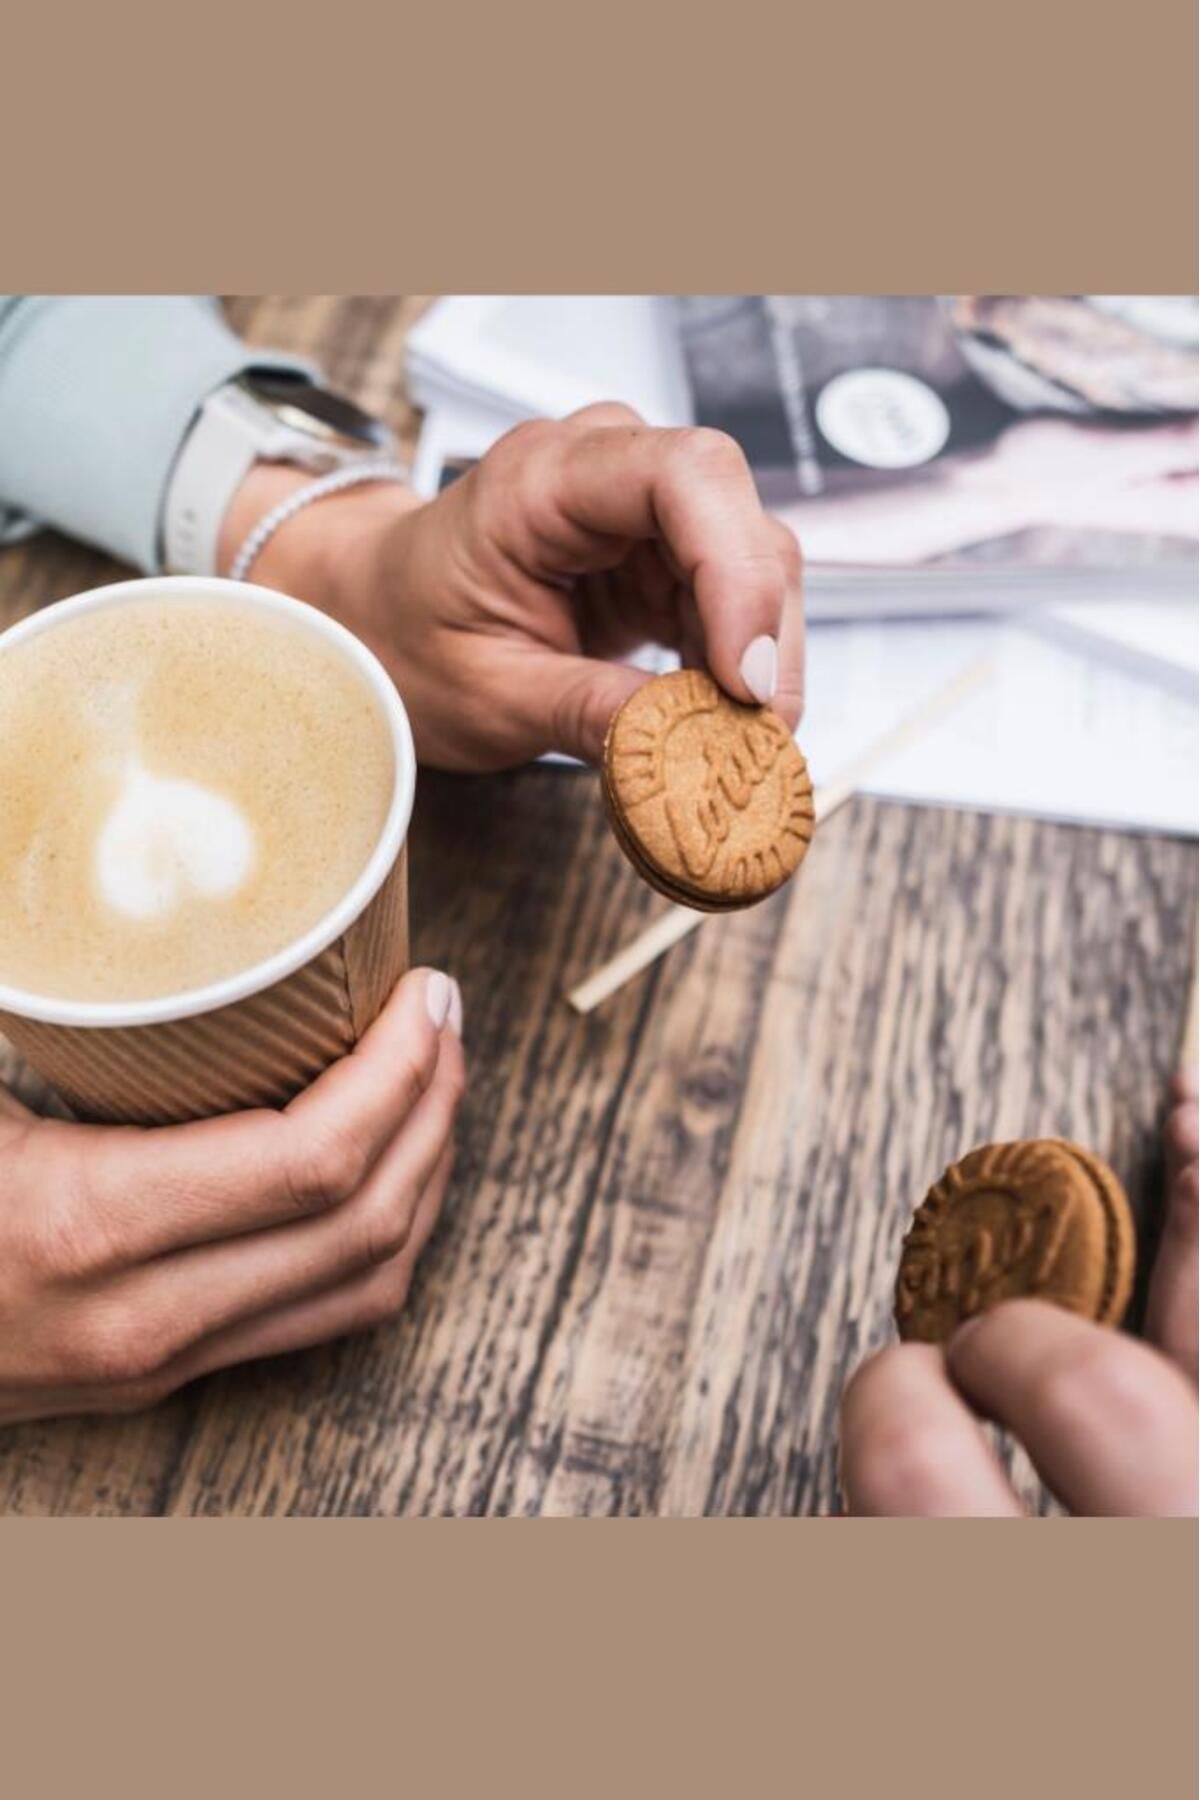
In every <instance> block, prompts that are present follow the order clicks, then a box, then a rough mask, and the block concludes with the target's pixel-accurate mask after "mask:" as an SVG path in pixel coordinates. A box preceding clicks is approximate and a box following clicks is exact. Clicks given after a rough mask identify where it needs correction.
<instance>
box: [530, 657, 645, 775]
mask: <svg viewBox="0 0 1200 1800" xmlns="http://www.w3.org/2000/svg"><path fill="white" fill-rule="evenodd" d="M649 679H650V677H649V675H648V674H647V672H646V670H645V669H632V668H630V667H629V665H628V664H627V663H615V662H600V661H598V660H597V659H596V658H594V657H590V656H557V655H546V656H544V657H541V656H539V657H538V658H537V659H536V661H533V663H532V666H530V659H527V660H526V664H525V669H524V673H523V680H524V681H527V682H528V684H529V686H528V701H529V704H530V705H532V706H534V707H536V709H537V713H538V720H539V727H540V732H539V735H540V736H541V737H542V738H543V739H544V740H545V742H546V744H547V748H549V749H551V750H558V751H561V752H562V754H563V755H565V756H576V757H578V758H579V760H580V761H581V762H587V763H598V762H599V761H600V759H601V756H602V755H603V752H604V739H605V736H606V734H607V732H608V728H609V725H610V724H611V723H612V719H613V715H614V713H616V712H617V711H618V710H619V709H620V708H621V707H622V706H624V704H625V702H626V700H628V698H629V696H630V695H631V694H634V693H636V692H637V690H638V688H640V687H641V686H642V685H643V683H644V682H646V681H648V680H649Z"/></svg>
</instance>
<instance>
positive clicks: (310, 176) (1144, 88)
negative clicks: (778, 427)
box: [0, 0, 1197, 293]
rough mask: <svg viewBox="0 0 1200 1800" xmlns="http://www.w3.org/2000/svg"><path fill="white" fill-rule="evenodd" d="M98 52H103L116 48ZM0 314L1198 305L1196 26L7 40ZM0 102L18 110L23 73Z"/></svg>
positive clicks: (786, 12) (16, 36)
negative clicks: (859, 299)
mask: <svg viewBox="0 0 1200 1800" xmlns="http://www.w3.org/2000/svg"><path fill="white" fill-rule="evenodd" d="M122 22H123V23H124V29H122ZM5 64H6V67H7V69H8V71H9V72H10V78H9V80H8V82H6V84H5V92H4V105H3V109H2V116H0V166H2V167H4V168H5V170H6V173H7V174H8V177H9V178H8V179H7V180H6V182H5V219H4V232H3V248H2V250H0V262H2V263H3V265H4V285H5V286H7V287H8V288H9V289H10V290H12V289H23V290H25V291H30V290H35V289H36V290H41V289H55V290H57V289H75V290H84V291H90V290H94V289H105V290H110V291H116V292H124V291H133V290H139V291H146V290H150V291H154V290H158V289H167V288H169V289H176V290H184V291H193V290H201V291H207V290H214V291H217V292H221V293H259V292H267V291H270V292H293V293H328V292H331V291H336V292H339V293H355V292H362V293H390V292H400V293H409V292H413V291H416V290H418V289H419V290H421V291H424V292H429V293H436V292H445V291H454V290H461V291H466V292H469V291H478V290H481V289H486V290H489V291H491V290H499V291H503V292H509V291H511V292H549V293H554V292H559V291H569V290H572V289H574V290H576V291H585V292H604V291H620V290H628V289H632V290H634V291H660V292H678V291H685V292H691V291H700V292H726V291H731V290H735V291H741V292H801V293H803V292H830V291H837V292H850V293H855V292H872V291H876V292H877V291H895V292H914V293H928V292H976V293H986V292H1008V293H1012V292H1018V293H1020V292H1042V293H1054V292H1067V291H1070V292H1079V291H1086V292H1129V291H1134V292H1137V291H1143V292H1164V293H1166V292H1190V291H1192V290H1193V288H1194V286H1195V282H1196V258H1197V229H1196V218H1197V208H1196V194H1197V186H1196V154H1195V147H1196V88H1195V68H1196V18H1195V9H1194V7H1193V6H1192V4H1191V0H1139V4H1138V5H1136V6H1131V5H1127V4H1124V3H1122V4H1116V3H1115V0H1006V4H1005V5H1004V6H1002V7H1000V6H995V5H993V6H982V5H978V4H976V5H964V4H963V3H962V0H908V3H907V4H906V5H903V6H896V5H892V6H889V5H886V4H882V3H880V0H847V3H845V4H842V5H840V6H836V7H834V6H827V7H825V8H823V9H820V10H816V9H814V8H812V7H804V8H792V9H788V8H784V7H780V6H778V5H777V4H768V3H767V0H743V3H742V4H741V5H739V6H738V7H737V8H736V9H735V11H733V12H729V11H725V12H722V11H720V10H717V11H713V12H710V13H705V12H704V11H703V10H702V9H699V8H683V7H647V6H645V5H637V4H631V3H630V0H611V4H608V5H606V6H605V7H604V8H603V9H602V10H601V9H594V10H591V11H589V10H586V9H585V10H575V11H573V12H569V13H564V12H563V10H562V8H561V7H553V6H550V5H549V4H547V3H546V0H536V3H533V0H513V3H512V4H510V5H508V6H505V7H502V8H491V9H485V8H473V9H470V12H469V16H468V15H467V14H466V13H464V12H463V10H462V9H457V8H454V9H448V10H447V9H437V8H426V9H424V10H423V11H421V12H420V13H414V10H413V9H412V8H405V9H402V10H401V11H398V12H392V13H388V12H387V11H385V10H381V9H380V8H378V7H370V8H368V7H365V6H355V5H354V4H350V5H348V6H347V5H342V6H340V7H338V8H337V9H336V13H330V14H329V15H328V16H327V21H326V29H323V30H322V29H313V30H300V29H299V28H298V25H297V22H296V20H295V16H294V14H283V13H279V14H277V13H276V12H275V11H274V10H273V9H272V10H267V11H263V10H262V9H259V10H257V11H248V10H247V9H246V8H244V7H243V8H238V9H235V8H233V7H230V6H224V7H222V5H221V4H220V0H213V3H212V4H210V5H209V6H208V7H206V9H205V13H204V28H203V30H200V31H196V32H189V33H188V34H187V38H186V67H187V90H186V92H184V91H183V90H182V87H181V82H182V79H183V78H182V76H181V66H182V65H181V57H180V42H179V40H177V38H176V37H175V35H174V34H173V33H167V32H166V30H165V28H164V25H163V22H162V14H161V12H160V11H159V10H158V9H154V8H151V7H149V6H148V5H146V4H144V3H143V4H137V5H131V4H129V0H124V3H122V0H114V4H112V5H110V6H108V7H105V8H103V9H99V10H97V9H90V10H89V9H80V10H78V11H76V12H75V13H73V14H72V17H71V24H70V27H69V29H68V30H64V22H63V19H62V16H61V15H60V14H58V13H56V12H54V11H51V12H45V11H41V12H35V13H33V14H30V13H28V12H26V13H25V14H24V15H23V16H22V17H21V18H20V20H19V22H17V21H12V22H10V23H9V24H8V25H7V26H6V41H5ZM17 72H19V73H20V77H21V78H20V79H15V78H14V76H15V74H16V73H17Z"/></svg>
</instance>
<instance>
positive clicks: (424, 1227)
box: [166, 1145, 454, 1389]
mask: <svg viewBox="0 0 1200 1800" xmlns="http://www.w3.org/2000/svg"><path fill="white" fill-rule="evenodd" d="M453 1162H454V1154H453V1149H452V1147H451V1146H449V1145H448V1146H447V1147H446V1149H445V1150H444V1151H443V1153H442V1156H441V1159H440V1160H439V1162H438V1164H437V1167H436V1168H435V1169H434V1172H433V1175H432V1177H431V1179H430V1180H429V1182H428V1183H427V1185H426V1187H425V1191H424V1193H423V1194H422V1195H421V1198H420V1201H419V1203H418V1205H417V1209H416V1212H415V1214H414V1217H413V1226H412V1235H411V1237H410V1239H409V1241H408V1243H407V1245H406V1246H405V1248H404V1249H403V1250H402V1251H401V1252H400V1253H399V1255H397V1256H394V1257H392V1258H391V1259H390V1260H389V1261H388V1262H385V1263H382V1264H381V1265H380V1266H379V1267H378V1268H374V1269H368V1270H367V1271H365V1272H364V1273H362V1274H359V1275H353V1276H351V1277H350V1279H349V1280H347V1281H344V1282H341V1283H340V1284H338V1285H337V1286H335V1287H332V1288H327V1289H325V1290H324V1291H323V1292H321V1293H318V1294H314V1295H312V1296H311V1297H310V1298H308V1299H304V1300H298V1301H293V1302H292V1303H291V1304H289V1305H284V1306H280V1307H276V1308H273V1309H272V1310H271V1311H269V1312H266V1313H263V1314H260V1315H258V1316H257V1317H256V1318H252V1319H247V1320H245V1321H243V1322H242V1323H241V1324H238V1325H233V1326H230V1327H228V1328H227V1329H226V1330H224V1331H219V1332H216V1333H215V1334H213V1335H212V1336H211V1337H208V1338H205V1339H204V1340H203V1341H202V1342H201V1343H199V1344H197V1345H196V1346H195V1348H194V1349H193V1350H191V1351H188V1352H186V1353H185V1354H184V1355H183V1356H182V1357H181V1358H179V1359H178V1360H177V1362H176V1363H175V1364H174V1365H173V1366H172V1367H171V1368H170V1369H168V1370H167V1371H166V1382H167V1384H168V1385H169V1389H174V1388H176V1387H178V1386H180V1385H181V1384H182V1383H183V1382H185V1381H193V1380H195V1378H196V1377H197V1376H199V1375H207V1374H210V1373H212V1371H213V1370H215V1369H226V1368H230V1367H232V1366H233V1364H235V1363H240V1362H248V1361H250V1360H251V1359H252V1358H256V1357H263V1356H283V1355H286V1354H288V1353H290V1352H291V1351H295V1350H306V1349H308V1348H309V1347H310V1346H311V1345H313V1344H323V1343H326V1342H327V1341H328V1340H329V1339H330V1338H336V1337H344V1336H346V1335H347V1334H348V1333H350V1332H353V1331H370V1330H372V1329H373V1328H374V1327H375V1326H377V1325H382V1324H385V1323H386V1322H387V1321H388V1320H389V1319H393V1318H395V1317H396V1315H397V1314H398V1313H399V1312H400V1310H401V1309H402V1307H403V1306H404V1303H405V1301H406V1300H407V1298H408V1290H409V1287H410V1285H411V1282H412V1277H413V1271H414V1270H415V1268H416V1265H417V1263H418V1261H419V1260H420V1257H421V1253H422V1251H423V1250H424V1248H425V1245H426V1244H427V1242H428V1241H429V1238H430V1236H431V1235H432V1232H433V1228H434V1226H435V1225H436V1223H437V1220H438V1215H439V1213H440V1211H441V1207H442V1201H443V1199H444V1198H445V1193H446V1187H447V1184H448V1182H449V1180H450V1172H451V1169H452V1167H453Z"/></svg>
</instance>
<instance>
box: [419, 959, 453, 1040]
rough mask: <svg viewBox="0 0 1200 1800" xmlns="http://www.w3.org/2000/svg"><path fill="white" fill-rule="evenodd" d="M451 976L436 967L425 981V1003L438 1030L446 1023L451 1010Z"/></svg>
mask: <svg viewBox="0 0 1200 1800" xmlns="http://www.w3.org/2000/svg"><path fill="white" fill-rule="evenodd" d="M450 998H451V995H450V977H449V976H448V975H443V974H442V972H441V970H440V969H434V971H433V972H432V974H431V975H430V977H429V979H428V980H427V981H426V983H425V1005H426V1006H427V1007H428V1009H429V1016H430V1018H431V1019H432V1020H433V1023H434V1028H435V1029H436V1030H437V1031H440V1030H441V1029H442V1026H443V1025H444V1024H445V1023H446V1014H447V1013H448V1012H449V1011H450Z"/></svg>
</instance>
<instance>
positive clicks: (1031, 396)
mask: <svg viewBox="0 0 1200 1800" xmlns="http://www.w3.org/2000/svg"><path fill="white" fill-rule="evenodd" d="M678 314H679V321H680V334H681V339H682V344H683V351H684V357H685V361H686V365H687V369H688V375H689V379H690V383H691V393H692V400H693V407H694V413H695V418H696V421H697V423H700V424H705V425H711V426H715V427H717V428H719V429H720V430H723V431H727V432H729V433H730V434H731V435H732V436H733V437H735V438H736V439H737V441H738V442H739V443H740V444H741V446H742V448H743V450H744V451H745V453H746V456H747V458H748V460H749V462H750V464H751V466H752V468H753V470H754V474H755V479H756V481H757V483H758V486H759V491H760V493H761V495H762V498H763V501H764V504H765V505H767V506H769V507H770V508H771V510H772V511H774V512H775V513H777V514H778V515H779V516H780V517H781V518H783V519H784V520H785V521H786V522H787V523H788V524H789V525H791V526H793V528H794V529H795V530H796V532H797V535H798V536H799V538H800V539H801V542H802V543H803V546H804V551H805V557H806V560H807V562H808V563H809V565H810V567H811V566H812V565H833V566H837V567H842V568H848V567H852V566H854V567H857V568H858V569H860V570H866V571H869V570H876V571H877V570H879V569H880V568H888V569H900V568H909V569H920V570H923V571H925V572H927V573H929V574H932V573H933V572H934V571H937V572H938V574H939V576H940V577H941V579H940V581H934V583H933V584H932V585H933V587H934V589H935V590H936V589H937V587H939V586H941V587H943V588H948V589H953V591H954V592H955V593H958V594H961V595H962V596H963V597H964V600H965V599H966V597H967V596H968V595H969V591H970V587H971V585H972V584H971V583H970V582H968V581H965V580H964V579H963V578H964V576H965V574H966V573H967V571H975V570H980V569H987V570H988V571H989V573H990V581H989V582H988V583H987V584H986V585H987V586H988V587H989V588H990V591H991V593H992V595H993V596H994V597H995V596H999V595H1001V594H1003V592H1004V590H1005V588H1006V587H1011V582H1009V581H1006V580H1005V577H1006V576H1007V577H1011V576H1013V575H1014V574H1015V573H1016V572H1017V571H1022V572H1023V580H1025V581H1026V582H1027V583H1029V582H1031V583H1032V585H1033V586H1035V587H1037V588H1038V589H1039V591H1041V592H1044V593H1046V594H1050V593H1052V592H1053V591H1055V584H1054V583H1050V582H1046V581H1045V580H1044V576H1045V574H1046V572H1047V571H1048V570H1051V569H1054V570H1062V569H1064V568H1070V567H1075V568H1078V569H1080V570H1081V571H1083V570H1086V571H1088V573H1087V574H1086V575H1082V574H1081V578H1080V579H1079V581H1078V582H1077V583H1076V584H1075V585H1077V586H1079V587H1080V589H1081V590H1082V589H1083V588H1084V587H1088V588H1090V591H1092V592H1096V591H1097V590H1098V588H1100V587H1103V586H1104V585H1105V580H1104V577H1103V576H1102V575H1101V574H1100V571H1101V570H1102V569H1109V570H1120V569H1123V570H1125V571H1126V572H1127V574H1132V571H1133V569H1134V568H1136V570H1137V585H1138V587H1139V589H1142V588H1144V587H1146V586H1147V585H1148V586H1151V587H1155V588H1158V589H1159V590H1161V588H1162V587H1163V586H1164V585H1165V586H1167V587H1169V588H1171V589H1172V591H1185V590H1186V588H1187V587H1188V586H1189V585H1191V586H1192V587H1193V588H1194V582H1195V567H1196V538H1197V514H1196V493H1197V485H1196V476H1197V462H1198V458H1197V441H1198V440H1197V418H1196V414H1197V384H1198V361H1197V303H1196V300H1195V299H1194V298H1190V297H1187V296H1168V297H1153V296H1134V297H1121V296H1065V297H1049V298H1046V297H1037V296H1034V297H1029V298H1004V297H999V298H986V297H974V296H961V295H960V296H955V297H938V296H929V295H917V296H854V295H782V296H778V295H774V296H771V295H741V296H724V295H690V296H686V297H683V298H681V299H680V300H679V302H678ZM850 585H852V584H847V591H848V589H849V586H850ZM1067 585H1068V586H1069V585H1071V584H1070V583H1068V584H1067ZM1109 585H1115V586H1116V587H1118V588H1119V587H1120V586H1121V583H1120V582H1116V583H1111V582H1110V583H1109ZM925 589H926V584H925V583H924V582H923V581H922V582H910V583H909V584H908V591H909V594H910V596H911V597H912V599H913V601H914V602H915V600H916V597H917V595H918V594H919V593H921V592H923V591H925ZM1059 591H1062V590H1061V584H1059ZM994 603H998V602H994ZM986 604H987V603H986V602H985V603H984V605H985V606H986Z"/></svg>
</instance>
